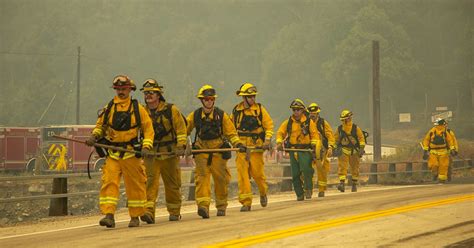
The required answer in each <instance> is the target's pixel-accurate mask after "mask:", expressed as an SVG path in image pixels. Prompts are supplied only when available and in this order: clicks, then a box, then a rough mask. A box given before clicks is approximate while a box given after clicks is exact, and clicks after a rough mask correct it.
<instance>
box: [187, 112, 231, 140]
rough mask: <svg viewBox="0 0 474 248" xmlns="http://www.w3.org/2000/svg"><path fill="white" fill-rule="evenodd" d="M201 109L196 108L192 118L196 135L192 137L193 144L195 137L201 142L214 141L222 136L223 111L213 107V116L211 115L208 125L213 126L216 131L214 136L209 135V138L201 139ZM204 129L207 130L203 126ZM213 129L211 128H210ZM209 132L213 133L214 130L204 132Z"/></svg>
mask: <svg viewBox="0 0 474 248" xmlns="http://www.w3.org/2000/svg"><path fill="white" fill-rule="evenodd" d="M202 111H203V110H202V108H198V109H197V110H195V111H194V118H193V123H194V127H195V128H196V133H195V136H194V142H196V139H197V137H198V136H199V138H200V139H202V140H210V139H215V138H217V137H220V136H222V135H223V134H224V132H223V130H222V121H223V119H224V111H223V110H221V109H219V108H217V107H214V111H213V115H212V121H210V122H209V124H211V125H214V126H215V128H216V129H218V130H217V132H214V135H211V136H209V137H202V136H201V135H202V134H201V131H202V129H203V121H202V119H201V116H202ZM204 127H205V128H207V129H209V128H208V127H206V126H204ZM210 128H213V127H210ZM209 131H215V130H205V133H207V132H209Z"/></svg>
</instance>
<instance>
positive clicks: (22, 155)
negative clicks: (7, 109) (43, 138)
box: [0, 127, 40, 171]
mask: <svg viewBox="0 0 474 248" xmlns="http://www.w3.org/2000/svg"><path fill="white" fill-rule="evenodd" d="M39 147H40V129H39V128H38V127H0V170H27V171H33V169H34V167H35V161H36V155H37V151H38V148H39Z"/></svg>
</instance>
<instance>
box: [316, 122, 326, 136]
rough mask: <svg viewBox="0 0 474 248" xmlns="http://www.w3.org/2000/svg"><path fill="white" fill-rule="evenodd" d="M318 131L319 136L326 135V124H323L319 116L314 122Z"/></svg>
mask: <svg viewBox="0 0 474 248" xmlns="http://www.w3.org/2000/svg"><path fill="white" fill-rule="evenodd" d="M316 126H317V128H318V131H319V132H320V133H321V136H323V137H326V132H325V131H326V130H325V129H326V125H324V119H323V118H321V117H319V119H318V122H317V123H316Z"/></svg>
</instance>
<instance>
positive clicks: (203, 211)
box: [198, 207, 209, 219]
mask: <svg viewBox="0 0 474 248" xmlns="http://www.w3.org/2000/svg"><path fill="white" fill-rule="evenodd" d="M198 215H199V216H201V217H202V218H203V219H209V210H208V209H207V208H205V207H198Z"/></svg>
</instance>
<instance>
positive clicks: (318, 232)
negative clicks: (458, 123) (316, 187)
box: [0, 182, 474, 247]
mask: <svg viewBox="0 0 474 248" xmlns="http://www.w3.org/2000/svg"><path fill="white" fill-rule="evenodd" d="M269 200H270V203H269V206H268V207H267V208H261V207H260V206H259V205H254V206H253V209H252V211H251V212H248V213H240V212H239V206H238V204H237V203H236V202H233V203H232V204H231V206H230V208H229V209H228V213H227V216H226V217H216V216H215V210H213V211H211V218H210V219H207V220H203V219H201V218H200V217H199V216H197V215H196V213H195V207H194V206H188V207H184V209H183V212H184V214H183V219H182V220H181V221H180V222H168V221H167V217H166V216H165V214H164V213H163V210H160V213H161V214H162V215H161V217H159V218H158V219H157V224H154V225H146V224H142V226H140V227H139V228H128V227H127V223H128V219H127V216H126V213H120V214H118V215H117V219H118V223H117V227H116V228H115V229H106V228H102V227H99V226H98V225H97V221H98V219H99V218H100V217H99V216H88V217H64V218H56V219H53V220H45V221H43V222H40V223H36V224H30V225H23V226H17V227H9V228H1V229H0V247H144V246H152V247H200V246H211V247H225V246H247V245H253V246H256V247H283V246H284V247H315V246H327V247H336V246H338V247H340V246H345V247H394V246H395V247H401V246H403V247H406V246H407V245H408V246H413V247H415V246H416V247H421V246H430V247H443V246H446V245H453V246H454V245H466V246H465V247H472V246H474V184H473V182H468V183H466V182H464V183H463V184H448V185H420V186H399V187H394V186H390V187H387V186H385V187H382V186H374V187H362V188H360V192H357V193H348V192H346V193H339V192H336V191H329V192H328V194H327V197H325V198H317V199H315V198H313V199H312V200H307V201H304V202H297V201H295V196H294V195H293V194H281V195H275V196H271V197H270V198H269ZM255 202H258V200H257V199H255ZM461 247H462V246H461Z"/></svg>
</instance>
